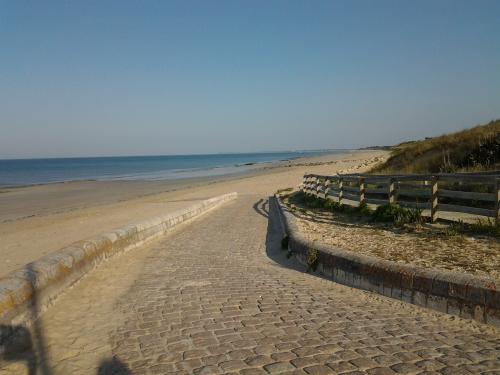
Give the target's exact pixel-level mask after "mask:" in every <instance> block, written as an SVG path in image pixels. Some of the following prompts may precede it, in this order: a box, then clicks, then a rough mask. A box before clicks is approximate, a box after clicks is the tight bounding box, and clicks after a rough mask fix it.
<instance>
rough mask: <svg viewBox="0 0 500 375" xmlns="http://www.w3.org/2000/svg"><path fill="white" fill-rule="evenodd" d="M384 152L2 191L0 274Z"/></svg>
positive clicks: (359, 165)
mask: <svg viewBox="0 0 500 375" xmlns="http://www.w3.org/2000/svg"><path fill="white" fill-rule="evenodd" d="M386 156H387V153H386V152H385V151H359V152H354V153H346V154H332V155H324V156H320V157H317V158H307V159H296V160H294V161H292V162H290V163H285V164H286V165H283V163H282V164H281V165H278V166H276V165H275V166H272V167H270V166H265V167H261V168H257V169H255V170H254V171H252V172H250V173H249V174H248V175H245V176H238V177H234V176H233V177H226V178H222V179H221V178H220V177H219V178H218V179H217V180H215V179H213V178H212V179H193V180H188V181H174V182H158V181H155V182H146V181H123V182H122V181H120V182H118V181H114V182H96V181H86V182H72V183H61V184H49V185H39V186H30V187H25V188H16V189H10V190H8V191H5V192H3V193H2V194H0V213H1V214H0V239H1V241H0V254H1V257H0V276H2V275H5V274H6V273H8V272H9V271H12V270H14V269H17V268H19V267H22V266H23V265H24V264H26V263H29V262H30V261H33V260H35V259H38V258H39V257H41V256H43V255H45V254H48V253H51V252H53V251H56V250H58V249H60V248H62V247H64V246H66V245H68V244H70V243H72V242H75V241H78V240H81V239H84V238H87V237H90V236H94V235H97V234H100V233H103V232H105V231H108V230H111V229H115V228H118V227H121V226H124V225H127V224H130V223H134V222H138V221H141V220H144V219H147V218H150V217H154V216H158V215H163V214H165V213H168V212H171V211H174V210H177V209H181V208H185V207H187V206H189V205H190V204H192V203H194V202H196V201H199V200H202V199H207V198H210V197H213V196H216V195H221V194H225V193H229V192H232V191H236V192H238V193H239V194H262V195H271V194H273V193H274V192H275V191H276V190H277V189H280V188H287V187H292V186H297V185H298V184H300V183H301V182H302V176H303V175H304V173H325V174H334V173H337V172H341V173H345V172H353V171H360V172H362V171H366V170H367V169H368V168H370V166H371V165H373V164H375V163H376V162H377V160H379V159H380V158H384V157H386Z"/></svg>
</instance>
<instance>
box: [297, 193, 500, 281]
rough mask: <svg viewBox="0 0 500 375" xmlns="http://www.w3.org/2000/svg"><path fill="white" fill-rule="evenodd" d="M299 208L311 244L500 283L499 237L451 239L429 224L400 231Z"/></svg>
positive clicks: (299, 218)
mask: <svg viewBox="0 0 500 375" xmlns="http://www.w3.org/2000/svg"><path fill="white" fill-rule="evenodd" d="M294 203H297V202H295V201H294ZM297 207H299V208H302V211H301V210H296V211H295V212H294V215H295V216H296V217H297V226H298V228H299V230H300V232H301V235H302V236H303V237H304V238H306V239H308V240H309V241H312V242H315V243H321V244H325V245H327V246H331V247H333V248H337V249H342V250H347V251H352V252H355V253H359V254H364V255H369V256H373V257H377V258H380V259H385V260H389V261H393V262H397V263H402V264H413V265H417V266H421V267H424V268H435V269H440V270H449V271H456V272H463V273H467V274H471V275H476V276H482V277H490V278H494V279H497V280H500V251H499V250H500V243H499V241H498V240H497V239H495V238H490V237H486V236H475V237H471V236H467V235H458V234H455V235H450V234H447V233H446V232H441V230H440V229H439V228H434V227H430V226H428V225H425V226H422V227H418V226H416V227H415V226H408V227H402V228H398V227H395V226H393V225H390V224H384V223H371V222H367V220H366V219H363V218H357V217H355V216H349V215H346V214H342V213H337V212H329V211H327V210H324V209H308V208H306V207H305V206H302V205H297ZM443 230H444V228H443Z"/></svg>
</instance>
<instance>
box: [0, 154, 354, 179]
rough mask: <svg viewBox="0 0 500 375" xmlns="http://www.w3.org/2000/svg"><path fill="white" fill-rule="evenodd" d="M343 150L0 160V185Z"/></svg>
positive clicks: (162, 173)
mask: <svg viewBox="0 0 500 375" xmlns="http://www.w3.org/2000/svg"><path fill="white" fill-rule="evenodd" d="M344 152H346V151H345V150H328V151H290V152H261V153H247V154H210V155H164V156H116V157H83V158H50V159H4V160H0V187H15V186H26V185H37V184H46V183H55V182H67V181H83V180H92V181H113V180H145V181H158V180H176V179H183V178H196V177H210V176H223V175H232V174H239V173H245V172H248V171H249V170H251V169H255V168H256V167H257V166H259V165H263V164H266V163H272V162H277V161H283V162H285V161H288V160H293V159H297V158H301V157H311V156H319V155H323V154H327V153H328V154H331V153H344Z"/></svg>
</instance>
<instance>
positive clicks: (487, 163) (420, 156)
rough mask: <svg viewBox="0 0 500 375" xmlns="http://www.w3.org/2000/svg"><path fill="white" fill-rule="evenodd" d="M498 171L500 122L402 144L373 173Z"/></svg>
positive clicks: (499, 160) (395, 147)
mask: <svg viewBox="0 0 500 375" xmlns="http://www.w3.org/2000/svg"><path fill="white" fill-rule="evenodd" d="M495 169H500V120H495V121H491V122H490V123H488V124H486V125H481V126H476V127H474V128H472V129H467V130H463V131H460V132H457V133H452V134H447V135H442V136H440V137H435V138H429V139H426V140H423V141H412V142H404V143H401V144H399V145H397V146H394V147H393V151H392V153H391V157H390V158H389V159H388V160H387V161H386V162H385V163H383V164H381V165H379V166H377V167H375V168H374V169H372V171H371V172H373V173H384V174H394V173H423V174H425V173H453V172H477V171H486V170H495Z"/></svg>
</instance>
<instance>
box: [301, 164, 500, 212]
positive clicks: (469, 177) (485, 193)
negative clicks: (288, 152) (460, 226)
mask: <svg viewBox="0 0 500 375" xmlns="http://www.w3.org/2000/svg"><path fill="white" fill-rule="evenodd" d="M302 191H303V192H305V193H307V194H313V195H315V196H317V197H320V198H324V199H326V198H330V199H334V200H336V201H337V202H339V203H343V201H344V200H349V201H356V202H358V204H368V203H370V204H376V205H384V204H388V203H397V204H398V205H400V206H402V207H410V208H419V209H429V210H430V218H431V221H432V222H435V221H436V220H437V218H438V212H439V211H445V212H461V213H467V214H473V215H481V216H486V217H490V218H495V219H497V220H499V219H500V172H493V173H484V174H476V173H456V174H436V175H417V174H414V175H369V174H342V175H335V176H322V175H316V174H306V175H304V181H303V184H302ZM346 203H347V202H346Z"/></svg>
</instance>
